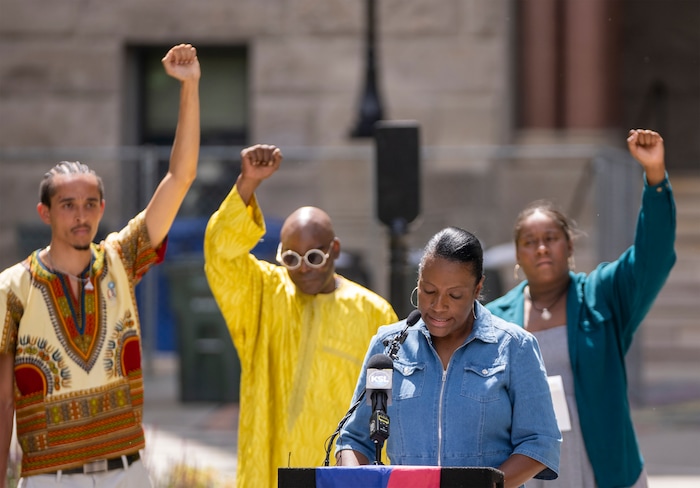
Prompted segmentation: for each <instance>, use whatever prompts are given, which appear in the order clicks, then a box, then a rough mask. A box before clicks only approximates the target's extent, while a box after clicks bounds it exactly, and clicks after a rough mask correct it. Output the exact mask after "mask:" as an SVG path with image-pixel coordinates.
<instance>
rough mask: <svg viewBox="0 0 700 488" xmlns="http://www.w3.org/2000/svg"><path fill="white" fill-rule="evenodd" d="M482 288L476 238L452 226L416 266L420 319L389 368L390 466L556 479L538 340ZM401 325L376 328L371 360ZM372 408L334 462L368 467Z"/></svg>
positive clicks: (342, 442) (553, 430)
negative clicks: (477, 469)
mask: <svg viewBox="0 0 700 488" xmlns="http://www.w3.org/2000/svg"><path fill="white" fill-rule="evenodd" d="M483 283H484V276H483V253H482V248H481V244H480V243H479V241H478V239H477V238H476V237H475V236H474V235H472V234H471V233H469V232H467V231H465V230H462V229H458V228H455V227H448V228H446V229H443V230H442V231H440V232H438V233H437V234H436V235H435V236H433V238H432V239H431V240H430V242H428V245H427V246H426V248H425V253H424V255H423V258H422V259H421V262H420V265H419V278H418V286H417V291H418V304H417V308H418V310H419V311H420V312H421V317H422V318H421V319H420V320H419V321H418V323H417V324H416V325H415V326H413V327H411V328H409V329H408V330H407V337H406V339H405V341H404V342H403V344H401V345H400V348H399V350H398V354H397V355H396V359H395V361H394V363H393V365H394V368H393V387H392V391H391V402H390V404H389V406H388V407H387V411H386V413H387V414H388V416H389V417H390V419H391V420H390V435H389V437H388V440H387V444H386V448H387V449H386V452H387V455H388V457H389V460H390V461H391V464H394V465H424V466H425V465H433V466H481V467H494V468H498V469H500V470H501V471H503V473H504V475H505V482H506V485H505V486H507V487H517V486H520V485H522V484H523V483H525V482H526V481H527V480H529V479H530V478H532V477H533V476H536V477H539V478H543V479H554V478H556V477H557V471H558V468H559V449H560V443H561V434H560V432H559V428H558V427H557V422H556V419H555V416H554V409H553V407H552V400H551V395H550V391H549V386H548V384H547V378H546V374H545V370H544V366H543V363H542V358H541V356H540V351H539V348H538V345H537V341H536V340H535V339H534V337H533V336H532V335H531V334H530V333H529V332H527V331H525V330H523V329H522V328H521V327H518V326H516V325H513V324H510V323H508V322H505V321H503V320H502V319H499V318H497V317H495V316H493V315H491V313H490V312H489V311H488V310H486V309H485V308H484V307H483V306H482V305H481V304H479V302H478V301H477V300H478V298H479V295H480V293H481V289H482V287H483ZM405 325H406V324H405V321H402V322H399V323H396V324H393V325H388V326H384V327H380V328H379V330H378V331H377V334H376V335H375V336H374V337H373V338H372V341H371V342H370V347H369V350H368V351H367V355H366V356H365V361H364V365H363V368H362V373H361V374H360V378H359V380H358V383H357V386H356V389H355V394H354V396H353V403H354V402H356V401H357V400H358V399H359V398H360V395H361V394H362V392H363V390H364V388H365V384H366V370H367V363H368V362H369V359H370V358H371V357H372V356H374V355H375V354H381V353H386V352H387V346H385V343H387V344H390V343H391V342H392V340H393V339H394V338H395V337H397V335H399V334H401V332H402V330H403V329H404V328H405ZM371 414H372V407H371V406H370V405H368V404H367V402H365V401H363V402H361V403H360V404H359V406H358V407H357V410H355V411H354V412H353V414H352V415H351V416H350V418H349V419H348V421H347V423H346V424H345V426H344V427H343V429H342V430H341V432H340V434H339V437H338V441H337V443H336V460H337V462H338V465H343V466H352V465H358V464H369V463H370V462H373V461H374V458H375V452H376V448H375V444H374V442H373V441H372V440H371V439H370V431H369V419H370V416H371Z"/></svg>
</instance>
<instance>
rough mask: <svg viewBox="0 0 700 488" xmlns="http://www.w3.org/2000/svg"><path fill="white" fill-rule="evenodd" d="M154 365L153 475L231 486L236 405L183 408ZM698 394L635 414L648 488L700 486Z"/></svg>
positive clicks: (174, 387) (149, 418)
mask: <svg viewBox="0 0 700 488" xmlns="http://www.w3.org/2000/svg"><path fill="white" fill-rule="evenodd" d="M153 365H154V366H153V371H152V372H151V373H150V374H147V375H146V379H145V384H146V403H145V413H144V423H145V425H146V436H147V447H146V452H145V456H144V457H145V461H146V463H148V465H149V467H150V469H151V472H153V473H155V475H156V478H157V479H163V477H165V476H167V473H168V471H169V470H172V469H173V467H174V466H177V465H187V466H190V467H193V468H197V469H199V470H202V471H207V470H209V473H211V475H212V476H214V477H216V481H215V482H214V483H215V484H213V486H221V487H226V486H233V482H234V480H235V472H236V445H237V444H236V441H237V429H238V405H237V404H225V405H216V404H211V403H188V404H183V403H180V402H179V401H178V400H177V398H178V391H179V385H178V384H177V367H178V366H177V360H176V359H174V358H172V357H161V358H158V359H157V360H155V361H154V363H153ZM691 393H693V392H691ZM697 394H698V395H697V396H695V398H697V400H693V401H685V402H679V403H675V404H671V405H664V406H656V407H646V408H642V409H636V410H635V411H634V421H635V425H636V428H637V434H638V436H639V440H640V443H641V446H642V452H643V453H644V457H645V459H646V466H647V471H648V472H649V475H650V485H649V486H650V488H691V487H692V488H698V487H700V392H697ZM689 396H691V397H692V396H693V395H692V394H691V395H689ZM329 434H330V432H329ZM572 488H574V487H572Z"/></svg>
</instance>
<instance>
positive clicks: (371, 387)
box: [365, 354, 394, 464]
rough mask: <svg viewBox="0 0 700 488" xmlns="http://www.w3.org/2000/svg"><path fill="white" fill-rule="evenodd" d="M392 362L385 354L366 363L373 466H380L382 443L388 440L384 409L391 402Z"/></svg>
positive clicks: (386, 417) (387, 425)
mask: <svg viewBox="0 0 700 488" xmlns="http://www.w3.org/2000/svg"><path fill="white" fill-rule="evenodd" d="M393 371H394V362H393V361H392V360H391V358H390V357H389V356H387V355H386V354H375V355H374V356H372V357H371V358H369V361H367V383H366V385H365V391H366V392H367V394H368V398H367V401H368V402H371V404H372V415H371V416H370V418H369V437H370V439H372V440H373V441H374V444H375V446H376V451H377V458H376V461H375V464H382V462H381V451H382V445H383V444H384V441H385V440H387V439H388V438H389V416H388V415H387V413H386V407H387V405H389V403H390V400H391V383H392V374H393Z"/></svg>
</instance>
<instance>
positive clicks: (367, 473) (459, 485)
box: [277, 465, 504, 488]
mask: <svg viewBox="0 0 700 488" xmlns="http://www.w3.org/2000/svg"><path fill="white" fill-rule="evenodd" d="M405 468H408V469H409V470H410V471H409V472H410V473H411V476H413V477H415V476H416V475H417V474H419V473H420V471H421V470H425V471H428V470H430V471H433V472H434V471H436V470H437V471H439V473H438V477H439V480H440V481H439V487H440V488H503V486H504V481H503V472H502V471H499V470H498V469H496V468H481V467H443V468H438V467H435V466H383V465H380V466H377V465H368V466H357V467H345V466H344V467H330V466H325V467H319V468H279V469H278V484H277V486H278V488H319V487H317V483H316V479H317V476H316V475H317V471H318V470H325V471H324V472H323V473H318V474H322V475H323V478H325V479H331V480H332V478H333V477H335V476H337V478H338V480H337V483H335V484H334V486H338V487H340V486H346V485H347V488H353V487H351V486H350V485H349V484H343V482H342V481H341V479H345V478H346V476H345V475H351V476H352V478H353V480H354V482H353V483H352V485H353V486H364V487H369V486H378V485H377V484H376V483H377V479H378V476H379V473H378V471H379V470H381V471H382V472H383V473H386V472H387V471H392V470H402V469H405ZM348 470H351V472H349V471H348ZM331 484H333V483H331ZM389 486H391V483H390V484H389ZM414 486H418V485H414Z"/></svg>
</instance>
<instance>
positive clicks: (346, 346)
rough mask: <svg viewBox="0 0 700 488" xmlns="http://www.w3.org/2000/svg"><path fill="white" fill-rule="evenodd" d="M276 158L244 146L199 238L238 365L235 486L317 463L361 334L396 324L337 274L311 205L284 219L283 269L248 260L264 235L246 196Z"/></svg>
mask: <svg viewBox="0 0 700 488" xmlns="http://www.w3.org/2000/svg"><path fill="white" fill-rule="evenodd" d="M281 161H282V153H281V152H280V150H279V149H278V148H276V147H275V146H268V145H256V146H252V147H249V148H247V149H244V150H243V151H242V152H241V174H240V175H239V176H238V179H237V181H236V184H235V186H234V187H233V189H232V190H231V192H230V193H229V195H228V196H227V197H226V199H225V200H224V202H223V203H222V204H221V206H220V207H219V210H217V211H216V212H215V213H214V215H213V216H212V217H211V219H210V221H209V224H208V226H207V230H206V233H205V237H204V258H205V272H206V275H207V279H208V281H209V286H210V288H211V290H212V292H213V294H214V297H215V298H216V301H217V303H218V305H219V307H220V309H221V312H222V314H223V316H224V318H225V320H226V323H227V325H228V329H229V331H230V333H231V337H232V339H233V341H234V344H235V346H236V349H237V351H238V355H239V358H240V362H241V392H240V407H241V408H240V419H239V432H238V472H237V476H236V481H237V486H238V487H256V488H257V487H274V486H277V470H278V468H280V467H315V466H320V465H321V464H322V463H323V460H324V454H325V450H324V448H325V446H324V443H325V441H326V439H327V438H328V437H329V436H330V435H331V434H332V433H333V431H334V430H335V428H336V426H337V424H338V422H339V421H340V419H341V418H342V417H343V416H344V415H345V413H346V411H347V410H348V407H349V406H350V399H351V398H352V393H353V391H354V388H355V383H356V381H357V377H358V374H359V372H360V367H361V365H362V360H363V358H364V354H365V352H366V350H367V345H368V344H369V340H370V338H371V337H372V336H373V335H374V334H375V332H376V330H377V327H378V326H380V325H384V324H390V323H393V322H396V321H397V320H398V319H397V316H396V313H395V312H394V310H393V309H392V307H391V305H389V303H388V302H387V301H386V300H384V299H383V298H381V297H380V296H378V295H377V294H375V293H373V292H371V291H369V290H367V289H366V288H364V287H362V286H360V285H358V284H357V283H354V282H352V281H350V280H348V279H345V278H343V277H342V276H340V275H338V274H336V273H335V265H334V262H335V260H336V259H337V258H338V256H339V255H340V241H339V240H338V238H337V237H336V235H335V232H334V231H333V226H332V223H331V219H330V217H329V216H328V215H327V214H326V213H325V212H324V211H323V210H321V209H318V208H315V207H302V208H300V209H298V210H296V211H295V212H293V213H292V214H291V215H290V216H289V217H288V218H287V219H286V220H285V222H284V224H283V226H282V229H281V232H280V241H281V243H280V248H279V250H278V255H277V258H278V261H279V262H280V264H281V265H279V266H278V265H274V264H271V263H268V262H265V261H261V260H258V259H257V258H256V257H255V256H253V255H252V254H250V250H251V249H252V248H253V247H254V246H255V245H256V244H257V243H258V241H259V240H260V238H261V237H262V236H263V235H264V233H265V221H264V218H263V214H262V211H261V209H260V207H259V206H258V203H257V200H256V198H255V190H256V189H257V187H258V186H259V185H260V184H261V183H262V182H263V181H264V180H265V179H267V178H269V177H270V176H271V175H272V174H274V173H275V171H277V169H278V168H279V166H280V163H281ZM368 428H369V426H368Z"/></svg>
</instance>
